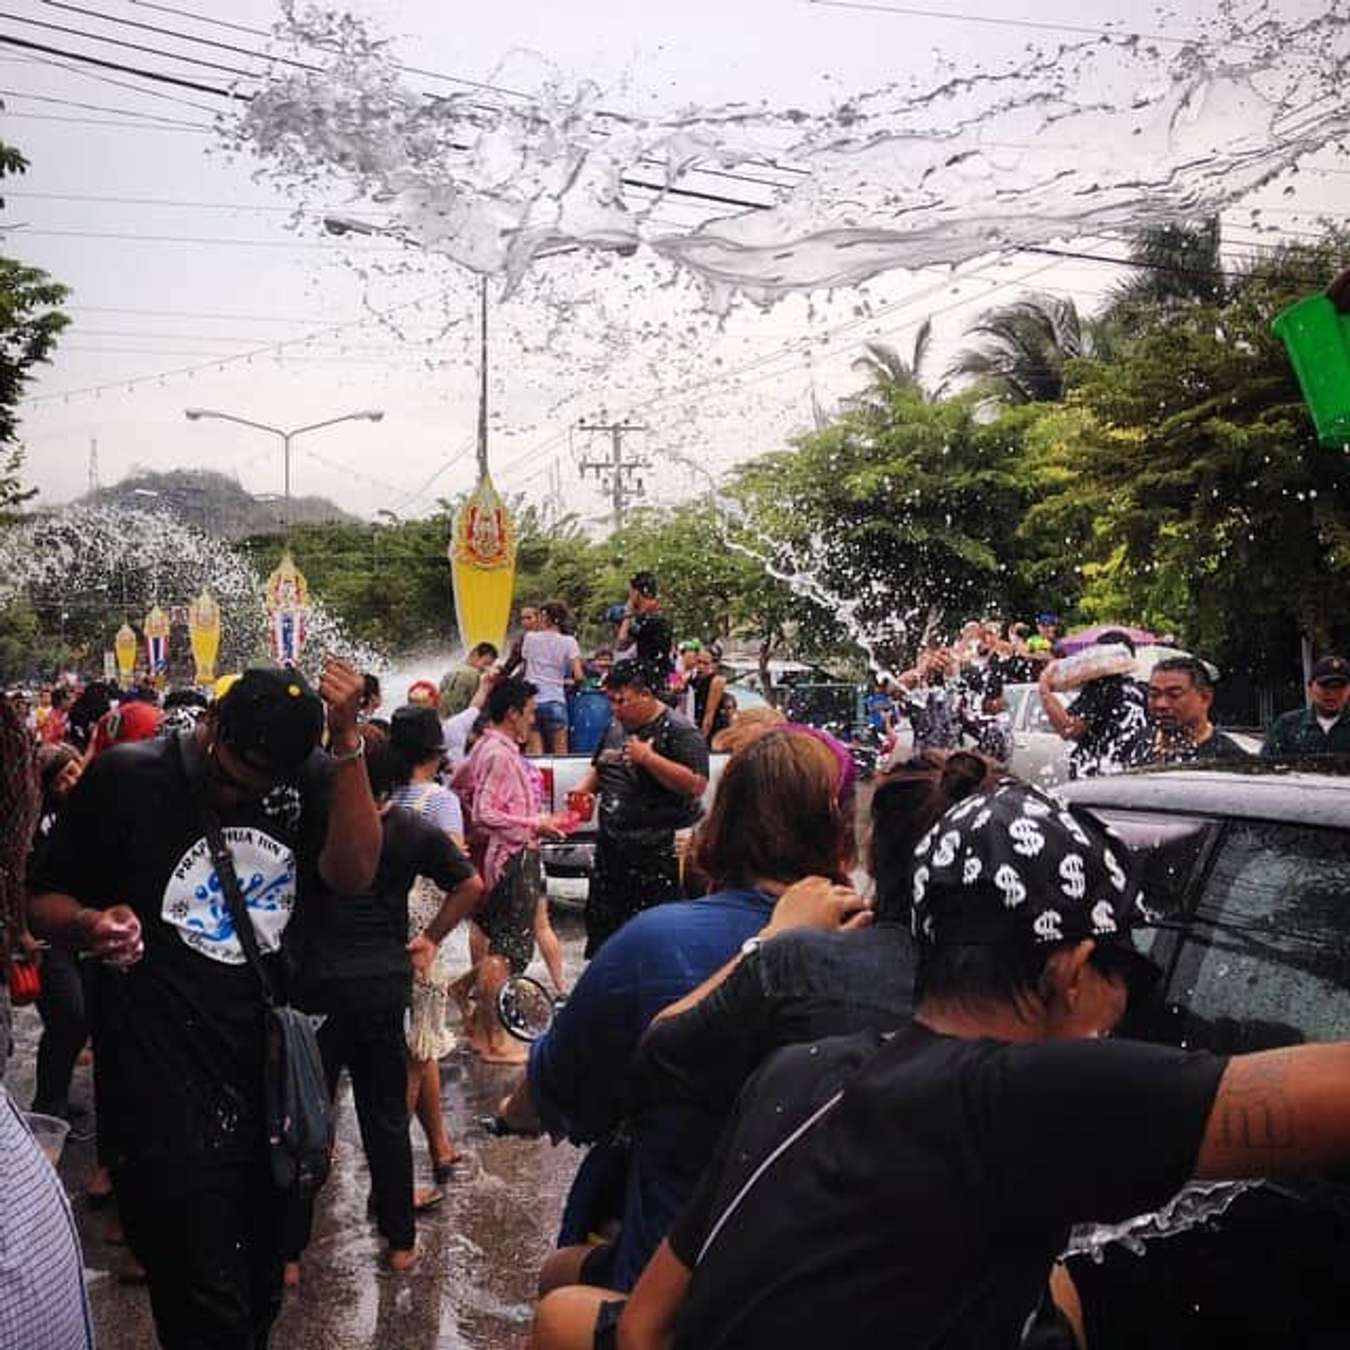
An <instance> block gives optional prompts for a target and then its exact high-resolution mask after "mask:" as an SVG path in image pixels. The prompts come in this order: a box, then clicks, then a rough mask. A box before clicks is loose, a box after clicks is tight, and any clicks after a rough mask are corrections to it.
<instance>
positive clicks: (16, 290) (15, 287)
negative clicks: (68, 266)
mask: <svg viewBox="0 0 1350 1350" xmlns="http://www.w3.org/2000/svg"><path fill="white" fill-rule="evenodd" d="M27 168H28V161H27V160H25V159H24V157H23V156H22V155H21V154H20V153H19V152H18V151H17V150H16V149H14V147H13V146H10V145H5V144H3V143H0V179H3V178H5V177H7V176H9V175H11V174H16V173H23V172H24V171H25V170H26V169H27ZM68 294H69V292H68V291H67V289H66V288H65V287H64V286H62V285H60V284H58V283H57V282H54V281H53V280H52V279H51V278H50V277H49V276H48V275H47V274H46V273H45V272H43V271H42V270H41V269H39V268H36V267H28V266H27V265H26V264H24V263H21V262H18V261H17V260H16V259H14V258H6V257H0V444H2V445H8V444H10V443H11V442H12V441H13V440H14V438H15V434H16V432H17V430H18V415H17V409H18V403H19V398H20V397H21V395H22V394H23V389H24V385H25V384H26V383H27V381H28V378H29V373H30V372H31V370H32V368H33V366H35V365H37V364H38V362H40V361H46V360H48V358H49V357H50V356H51V352H52V348H53V347H54V346H55V344H56V339H57V335H58V334H59V333H60V332H61V330H62V329H63V328H65V326H66V325H67V324H68V323H69V322H70V320H69V319H68V318H67V317H66V316H65V315H64V314H62V313H61V311H60V310H59V309H58V308H57V306H58V305H60V304H61V303H62V301H64V300H65V298H66V296H67V295H68ZM19 462H20V461H18V460H17V459H16V458H15V457H14V456H13V455H12V454H11V456H10V458H9V460H8V461H7V463H6V465H5V468H4V469H3V471H0V474H3V476H0V510H4V509H9V508H12V507H13V506H14V505H16V504H17V503H18V502H19V501H22V500H23V497H19V498H17V499H16V498H15V497H13V496H12V495H9V496H6V495H5V494H6V491H7V488H8V485H9V483H10V482H11V480H12V479H13V478H14V476H15V475H16V474H17V470H18V466H19ZM11 491H12V490H11Z"/></svg>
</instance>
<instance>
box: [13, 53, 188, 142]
mask: <svg viewBox="0 0 1350 1350" xmlns="http://www.w3.org/2000/svg"><path fill="white" fill-rule="evenodd" d="M0 41H3V39H0ZM5 116H6V117H8V118H11V119H12V120H15V121H19V122H63V123H65V124H66V125H67V126H79V127H117V128H119V129H120V130H122V131H180V132H181V131H191V132H193V133H195V134H197V135H201V134H202V133H205V132H210V131H211V130H212V128H211V127H200V128H199V127H187V126H173V125H172V124H171V123H167V122H114V121H113V120H112V119H111V118H108V117H66V116H65V115H64V114H62V113H21V112H8V111H7V112H6V113H5Z"/></svg>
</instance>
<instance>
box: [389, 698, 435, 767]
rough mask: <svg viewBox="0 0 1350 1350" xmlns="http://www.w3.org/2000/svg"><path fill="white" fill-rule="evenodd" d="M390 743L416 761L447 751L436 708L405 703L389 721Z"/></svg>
mask: <svg viewBox="0 0 1350 1350" xmlns="http://www.w3.org/2000/svg"><path fill="white" fill-rule="evenodd" d="M389 743H390V744H391V745H392V746H393V747H394V748H395V749H396V750H401V751H403V753H404V754H406V755H411V756H413V757H414V758H416V759H426V758H428V757H429V756H431V755H436V754H440V753H442V752H443V751H444V750H445V733H444V731H442V730H441V719H440V718H439V717H437V716H436V709H435V708H428V707H426V706H425V705H421V704H416V703H405V704H404V705H403V707H401V708H395V709H394V715H393V717H391V718H390V719H389Z"/></svg>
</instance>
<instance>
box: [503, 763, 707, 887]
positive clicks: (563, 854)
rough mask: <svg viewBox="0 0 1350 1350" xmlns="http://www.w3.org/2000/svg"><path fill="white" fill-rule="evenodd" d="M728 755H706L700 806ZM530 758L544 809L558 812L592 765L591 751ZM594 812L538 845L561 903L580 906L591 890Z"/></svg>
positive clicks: (705, 803)
mask: <svg viewBox="0 0 1350 1350" xmlns="http://www.w3.org/2000/svg"><path fill="white" fill-rule="evenodd" d="M727 759H728V756H726V755H710V756H709V758H708V787H707V790H706V791H705V792H704V794H703V809H704V810H705V811H706V810H707V809H708V807H709V806H710V805H711V803H712V799H713V793H714V792H715V791H716V790H717V780H718V779H719V778H720V777H721V776H722V770H723V769H724V768H725V767H726V762H727ZM530 762H531V763H532V764H533V765H534V766H535V767H536V768H537V769H538V770H539V772H540V774H541V775H542V776H543V780H544V809H545V810H547V811H550V812H555V813H556V812H560V811H565V810H566V809H567V794H568V793H569V792H571V791H572V790H573V789H574V788H575V787H576V786H577V785H578V784H579V783H580V782H581V780H582V779H583V778H584V777H585V776H586V774H587V772H588V771H589V769H590V767H591V756H590V754H582V755H531V756H530ZM595 830H596V824H595V815H594V813H593V814H592V816H591V819H590V820H586V821H582V823H581V824H580V825H579V826H578V827H577V828H576V830H575V831H574V832H573V833H572V835H571V836H570V837H569V838H568V839H567V840H565V841H563V842H561V843H558V842H553V843H550V842H547V841H545V842H544V843H543V844H542V845H541V846H540V854H541V856H542V858H543V863H544V875H545V877H546V878H547V881H548V893H549V897H550V899H552V900H555V901H558V902H560V903H561V904H563V905H564V906H569V907H577V908H580V907H581V906H582V905H584V904H585V903H586V897H587V895H588V894H589V892H590V878H591V867H592V864H593V862H594V859H595Z"/></svg>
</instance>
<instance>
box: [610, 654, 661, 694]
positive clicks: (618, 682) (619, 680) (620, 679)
mask: <svg viewBox="0 0 1350 1350" xmlns="http://www.w3.org/2000/svg"><path fill="white" fill-rule="evenodd" d="M605 688H606V689H636V690H637V691H638V692H639V693H648V694H649V693H651V691H652V686H651V682H650V681H649V680H648V678H647V672H646V671H645V670H643V669H642V667H641V666H640V665H638V663H637V662H636V661H616V662H615V663H614V664H613V665H612V666H611V667H610V670H609V674H608V675H606V676H605Z"/></svg>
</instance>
